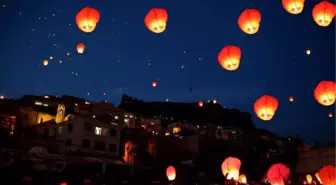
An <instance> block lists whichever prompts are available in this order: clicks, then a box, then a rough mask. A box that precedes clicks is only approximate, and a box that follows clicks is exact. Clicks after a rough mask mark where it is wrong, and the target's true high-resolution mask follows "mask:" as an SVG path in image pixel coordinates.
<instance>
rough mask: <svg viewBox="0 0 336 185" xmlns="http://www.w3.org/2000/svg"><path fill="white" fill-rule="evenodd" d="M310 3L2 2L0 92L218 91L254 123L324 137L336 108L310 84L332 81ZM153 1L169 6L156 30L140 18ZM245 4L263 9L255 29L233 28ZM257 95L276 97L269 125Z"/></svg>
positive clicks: (322, 32) (179, 97) (330, 59)
mask: <svg viewBox="0 0 336 185" xmlns="http://www.w3.org/2000/svg"><path fill="white" fill-rule="evenodd" d="M317 2H318V1H317V0H306V4H305V7H304V11H303V13H302V14H300V15H292V14H289V13H288V12H286V11H285V10H284V9H283V7H282V4H281V0H233V1H227V0H179V1H178V0H118V1H116V0H109V1H108V0H99V1H97V0H96V1H88V0H47V1H43V0H2V1H1V6H0V17H1V18H0V19H1V32H0V40H1V42H0V61H1V72H0V94H2V95H5V96H6V97H10V96H12V97H17V96H21V95H23V94H40V95H42V94H52V95H62V94H67V95H73V96H79V97H84V98H86V99H88V100H94V101H102V100H108V101H111V102H113V103H115V104H118V103H119V102H120V98H121V94H122V93H127V94H129V95H131V96H135V97H137V98H139V99H143V100H145V101H164V100H165V98H169V100H170V101H184V102H192V101H194V102H195V101H198V100H205V101H206V100H208V99H213V98H216V99H217V101H218V102H219V103H220V104H221V105H223V106H226V107H229V108H237V109H240V110H241V111H248V112H250V113H252V115H253V120H254V123H255V124H256V126H257V127H262V128H266V129H269V130H271V131H273V132H276V133H278V134H280V135H287V134H296V133H300V134H301V136H302V137H303V138H304V139H306V140H307V141H308V142H312V141H314V140H319V141H321V142H324V141H330V140H333V139H334V137H335V119H334V118H329V117H328V113H329V112H335V107H334V106H331V107H323V106H322V105H320V104H318V103H317V101H316V100H315V99H314V88H315V87H316V85H317V84H318V82H320V81H321V80H333V81H334V80H335V23H334V22H333V23H332V24H331V25H330V26H329V27H326V28H325V27H319V26H318V25H317V24H316V23H315V22H314V21H313V18H312V8H313V6H314V5H315V4H316V3H317ZM85 6H90V7H93V8H96V9H97V10H99V11H100V16H101V17H100V21H99V23H98V25H97V27H96V29H95V31H94V32H92V33H89V34H87V33H84V32H82V31H81V30H80V29H79V28H78V27H77V25H76V22H75V17H76V14H77V12H78V11H80V10H81V9H82V8H84V7H85ZM151 8H165V9H167V11H168V14H169V18H168V25H167V29H166V31H165V32H163V33H162V34H155V33H153V32H151V31H149V30H148V29H147V27H146V26H145V24H144V17H145V16H146V14H147V13H148V11H149V10H150V9H151ZM246 8H255V9H258V10H259V11H260V12H261V14H262V20H261V27H260V29H259V32H258V33H257V34H254V35H247V34H245V33H244V32H242V31H241V30H240V29H239V27H238V24H237V19H238V16H239V15H240V14H241V12H242V11H243V10H245V9H246ZM79 42H83V43H84V44H85V45H86V50H85V52H84V54H78V53H77V52H76V46H77V44H78V43H79ZM226 45H236V46H239V47H240V48H241V50H242V58H241V63H240V67H239V69H238V70H236V71H227V70H225V69H223V68H222V67H221V66H220V65H219V63H218V60H217V57H218V53H219V52H220V50H221V49H222V48H223V47H224V46H226ZM307 49H310V50H311V54H310V55H307V54H306V50H307ZM67 52H70V53H71V54H70V56H67ZM50 56H52V57H53V59H52V60H49V65H48V66H47V67H46V66H43V60H45V59H49V57H50ZM60 60H61V61H62V63H61V64H60V63H59V61H60ZM153 81H157V82H158V86H157V87H156V88H153V87H152V82H153ZM190 88H192V92H190ZM88 93H89V95H88ZM104 93H106V95H105V96H104ZM265 94H269V95H272V96H274V97H276V98H278V100H279V108H278V110H277V112H276V115H275V117H274V118H273V120H271V121H267V122H265V121H262V120H260V119H259V118H257V117H256V115H255V114H254V111H253V103H254V101H255V100H256V99H257V98H258V97H260V96H262V95H265ZM289 96H294V98H295V101H294V102H293V103H290V102H289V101H288V97H289Z"/></svg>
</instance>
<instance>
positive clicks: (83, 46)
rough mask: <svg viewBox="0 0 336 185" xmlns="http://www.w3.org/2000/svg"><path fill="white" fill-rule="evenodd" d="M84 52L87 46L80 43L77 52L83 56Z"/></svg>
mask: <svg viewBox="0 0 336 185" xmlns="http://www.w3.org/2000/svg"><path fill="white" fill-rule="evenodd" d="M84 50H85V45H84V44H83V43H78V44H77V52H78V53H80V54H82V53H84Z"/></svg>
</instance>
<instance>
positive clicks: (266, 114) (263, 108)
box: [254, 95, 279, 121]
mask: <svg viewBox="0 0 336 185" xmlns="http://www.w3.org/2000/svg"><path fill="white" fill-rule="evenodd" d="M278 105H279V104H278V100H277V99H276V98H274V97H273V96H269V95H264V96H262V97H260V98H259V99H257V100H256V101H255V103H254V112H255V113H256V115H257V116H258V117H259V118H260V119H262V120H264V121H269V120H271V119H272V118H273V116H274V115H275V112H276V110H277V109H278Z"/></svg>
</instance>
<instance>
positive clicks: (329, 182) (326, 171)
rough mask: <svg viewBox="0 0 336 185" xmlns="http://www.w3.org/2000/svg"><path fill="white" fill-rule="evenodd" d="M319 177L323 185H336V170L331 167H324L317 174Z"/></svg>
mask: <svg viewBox="0 0 336 185" xmlns="http://www.w3.org/2000/svg"><path fill="white" fill-rule="evenodd" d="M318 174H319V177H320V179H321V182H322V184H323V185H335V184H336V168H335V166H333V165H326V166H324V167H323V168H322V169H321V170H320V171H319V172H318Z"/></svg>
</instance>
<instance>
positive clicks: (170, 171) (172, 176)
mask: <svg viewBox="0 0 336 185" xmlns="http://www.w3.org/2000/svg"><path fill="white" fill-rule="evenodd" d="M166 175H167V178H168V180H169V181H173V180H175V178H176V170H175V168H174V166H168V168H167V170H166Z"/></svg>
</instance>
